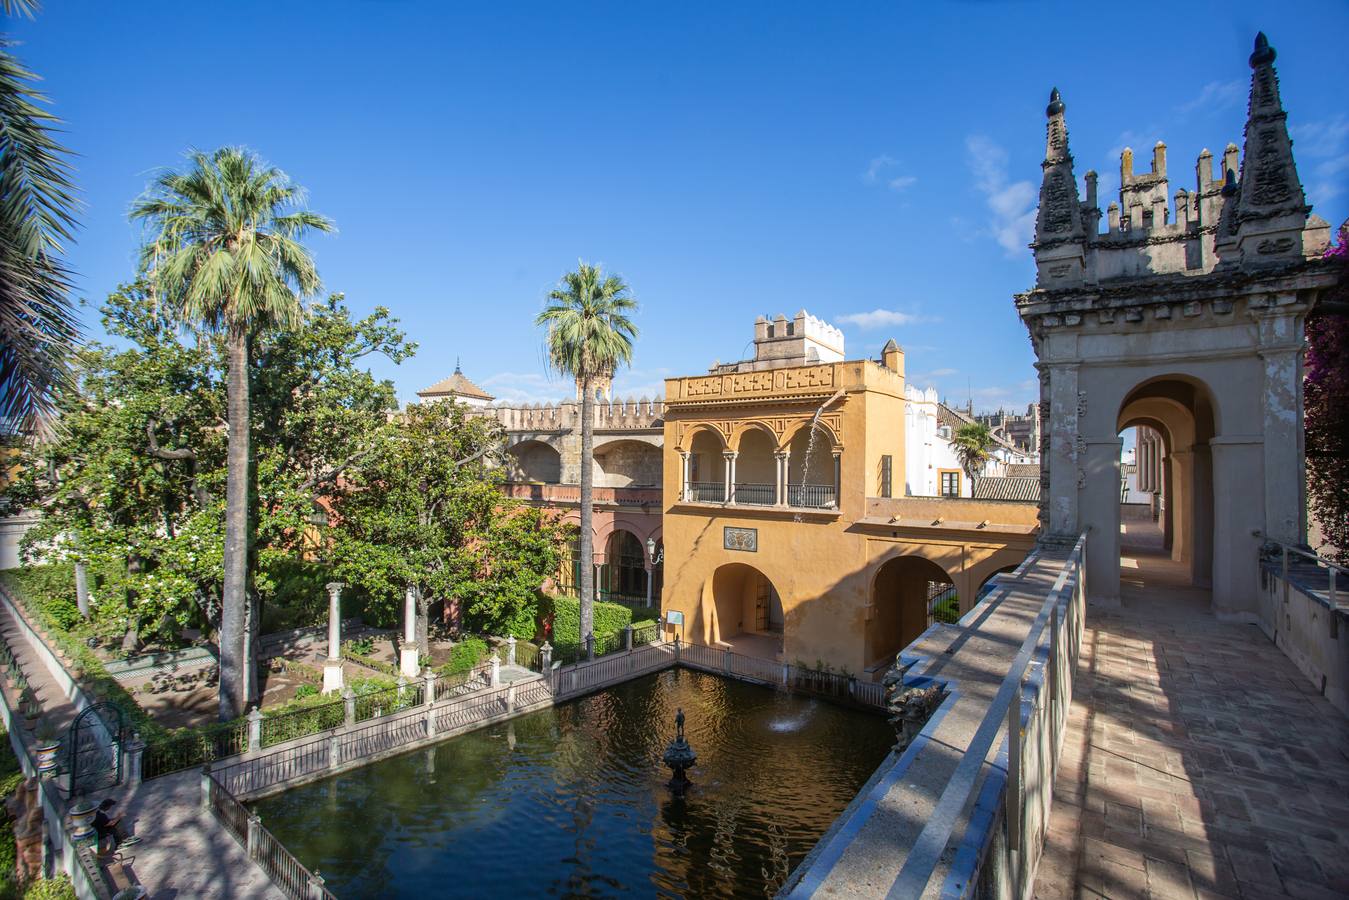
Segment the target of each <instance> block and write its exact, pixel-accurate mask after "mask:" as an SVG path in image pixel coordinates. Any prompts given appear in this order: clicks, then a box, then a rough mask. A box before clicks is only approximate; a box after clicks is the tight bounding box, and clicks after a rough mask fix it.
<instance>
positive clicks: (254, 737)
mask: <svg viewBox="0 0 1349 900" xmlns="http://www.w3.org/2000/svg"><path fill="white" fill-rule="evenodd" d="M248 749H249V750H250V751H251V750H261V749H262V710H260V709H258V708H257V707H256V706H255V707H253V708H252V709H250V710H249V711H248Z"/></svg>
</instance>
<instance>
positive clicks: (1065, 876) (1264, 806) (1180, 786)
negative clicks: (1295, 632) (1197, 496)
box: [1035, 538, 1349, 900]
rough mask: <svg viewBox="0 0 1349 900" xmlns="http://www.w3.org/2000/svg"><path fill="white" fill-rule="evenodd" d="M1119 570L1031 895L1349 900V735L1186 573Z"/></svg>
mask: <svg viewBox="0 0 1349 900" xmlns="http://www.w3.org/2000/svg"><path fill="white" fill-rule="evenodd" d="M1126 540H1127V538H1126ZM1124 555H1125V557H1126V558H1124V559H1123V564H1124V567H1123V569H1122V572H1123V579H1122V585H1121V588H1122V595H1123V597H1122V603H1121V606H1120V608H1118V609H1101V608H1097V607H1095V606H1092V607H1090V608H1089V609H1088V613H1087V629H1086V635H1085V638H1084V641H1083V648H1082V659H1081V660H1080V662H1079V665H1078V681H1077V684H1076V685H1075V689H1074V697H1073V707H1072V713H1071V717H1070V720H1069V725H1068V733H1067V735H1066V737H1065V741H1064V748H1063V756H1062V761H1061V766H1060V770H1059V774H1058V779H1057V781H1056V782H1055V786H1054V808H1053V812H1052V815H1051V818H1050V823H1049V834H1048V835H1047V839H1046V843H1045V855H1044V857H1043V859H1042V861H1041V862H1040V868H1039V871H1038V875H1037V881H1036V889H1035V896H1036V897H1039V898H1045V900H1050V898H1061V897H1079V898H1096V897H1111V898H1122V897H1165V898H1176V897H1180V898H1216V897H1229V898H1234V900H1239V898H1251V900H1254V898H1275V897H1303V898H1330V897H1349V755H1346V754H1349V720H1346V719H1345V718H1344V717H1343V716H1341V715H1340V714H1339V712H1337V711H1336V710H1335V708H1334V707H1332V706H1331V705H1330V703H1329V702H1327V701H1326V700H1325V699H1324V698H1323V697H1321V696H1319V695H1318V693H1317V691H1316V690H1315V689H1314V687H1313V685H1312V684H1311V683H1310V682H1309V681H1308V680H1307V679H1306V678H1304V677H1303V676H1302V674H1301V673H1300V672H1298V671H1297V669H1296V668H1295V667H1294V666H1293V664H1292V663H1291V662H1290V661H1289V660H1288V659H1287V658H1286V657H1285V656H1284V655H1283V653H1281V652H1280V651H1279V649H1278V648H1277V647H1275V646H1274V645H1273V644H1272V643H1270V641H1269V640H1268V639H1267V638H1265V636H1264V634H1263V633H1262V632H1261V631H1260V630H1259V629H1258V628H1257V627H1255V626H1253V625H1224V624H1219V623H1218V622H1217V621H1215V620H1214V618H1213V617H1212V615H1210V613H1209V602H1210V598H1209V593H1208V591H1206V590H1199V589H1195V588H1192V587H1190V586H1189V585H1188V583H1187V578H1186V575H1185V573H1184V571H1183V570H1182V566H1181V565H1179V564H1176V563H1172V562H1171V561H1170V560H1169V559H1167V558H1165V557H1164V556H1162V555H1160V554H1158V553H1156V552H1155V551H1150V550H1144V551H1143V552H1138V551H1136V550H1135V551H1131V550H1128V549H1126V550H1125V551H1124Z"/></svg>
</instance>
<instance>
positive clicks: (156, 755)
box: [141, 719, 248, 778]
mask: <svg viewBox="0 0 1349 900" xmlns="http://www.w3.org/2000/svg"><path fill="white" fill-rule="evenodd" d="M247 749H248V722H247V721H245V720H243V719H239V720H236V721H233V722H221V723H219V724H216V725H208V726H206V727H204V728H196V729H193V730H191V731H183V732H179V733H175V734H170V735H167V736H165V737H161V738H156V739H154V740H151V741H148V742H147V743H146V745H145V755H144V757H142V763H141V766H142V769H141V773H142V775H141V777H143V778H158V777H159V776H160V775H168V774H169V773H171V772H180V771H182V770H183V769H190V768H192V767H193V766H199V765H201V764H202V763H207V762H214V761H216V760H217V759H223V758H224V757H226V756H234V755H235V754H238V753H243V752H244V751H245V750H247Z"/></svg>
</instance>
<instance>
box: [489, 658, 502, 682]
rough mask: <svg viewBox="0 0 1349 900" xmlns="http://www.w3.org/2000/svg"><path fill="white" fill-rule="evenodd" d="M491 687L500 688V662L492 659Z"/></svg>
mask: <svg viewBox="0 0 1349 900" xmlns="http://www.w3.org/2000/svg"><path fill="white" fill-rule="evenodd" d="M491 670H492V687H501V660H499V659H497V658H496V657H495V656H494V657H492V666H491Z"/></svg>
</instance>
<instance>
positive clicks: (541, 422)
mask: <svg viewBox="0 0 1349 900" xmlns="http://www.w3.org/2000/svg"><path fill="white" fill-rule="evenodd" d="M594 409H595V427H596V428H598V429H604V430H609V431H622V430H629V429H631V430H639V429H649V428H661V427H662V426H663V424H664V420H665V401H664V400H662V399H661V398H660V397H657V398H656V399H654V400H652V399H650V398H647V397H641V398H636V397H629V398H626V399H620V400H614V401H612V402H608V403H606V402H598V403H596V404H595V407H594ZM482 414H483V415H486V416H491V417H492V418H494V419H496V420H497V421H498V422H500V423H501V426H502V427H503V428H505V429H506V430H507V431H571V430H572V429H574V428H577V427H579V425H580V423H581V404H580V403H578V402H575V401H571V400H564V401H562V402H560V403H534V404H528V403H524V404H493V405H492V406H487V407H483V408H482Z"/></svg>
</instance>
